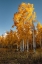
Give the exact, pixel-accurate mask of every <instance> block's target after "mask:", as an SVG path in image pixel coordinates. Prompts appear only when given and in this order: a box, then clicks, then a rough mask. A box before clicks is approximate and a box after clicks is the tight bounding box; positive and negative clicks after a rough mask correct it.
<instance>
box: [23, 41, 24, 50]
mask: <svg viewBox="0 0 42 64" xmlns="http://www.w3.org/2000/svg"><path fill="white" fill-rule="evenodd" d="M23 51H24V40H23Z"/></svg>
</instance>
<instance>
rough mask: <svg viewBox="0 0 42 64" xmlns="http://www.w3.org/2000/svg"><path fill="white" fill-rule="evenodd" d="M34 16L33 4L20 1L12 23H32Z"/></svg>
mask: <svg viewBox="0 0 42 64" xmlns="http://www.w3.org/2000/svg"><path fill="white" fill-rule="evenodd" d="M35 18H36V13H35V12H34V7H33V4H30V3H21V4H20V5H19V7H18V12H16V13H15V14H14V18H13V20H14V25H15V26H17V25H18V24H20V25H23V24H25V23H27V24H28V23H32V21H34V20H35Z"/></svg>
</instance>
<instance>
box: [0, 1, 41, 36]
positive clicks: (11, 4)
mask: <svg viewBox="0 0 42 64" xmlns="http://www.w3.org/2000/svg"><path fill="white" fill-rule="evenodd" d="M22 2H25V3H31V4H34V8H35V12H36V15H37V20H38V21H40V23H42V0H0V35H2V34H4V33H5V32H6V31H10V29H12V30H15V28H11V27H12V25H13V15H14V13H16V12H17V10H18V6H19V5H20V4H21V3H22Z"/></svg>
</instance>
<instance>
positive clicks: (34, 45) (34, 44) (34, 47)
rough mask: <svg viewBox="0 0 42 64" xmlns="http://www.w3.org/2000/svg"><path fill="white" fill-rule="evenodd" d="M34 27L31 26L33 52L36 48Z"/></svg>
mask: <svg viewBox="0 0 42 64" xmlns="http://www.w3.org/2000/svg"><path fill="white" fill-rule="evenodd" d="M34 29H35V27H34V26H33V50H34V52H35V49H36V43H35V35H34Z"/></svg>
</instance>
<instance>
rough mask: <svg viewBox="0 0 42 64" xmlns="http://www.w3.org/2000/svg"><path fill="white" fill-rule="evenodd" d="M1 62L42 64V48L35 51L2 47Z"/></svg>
mask: <svg viewBox="0 0 42 64" xmlns="http://www.w3.org/2000/svg"><path fill="white" fill-rule="evenodd" d="M0 64H42V50H41V49H37V50H36V52H35V53H34V52H33V51H29V52H26V51H25V52H14V49H5V48H0Z"/></svg>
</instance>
